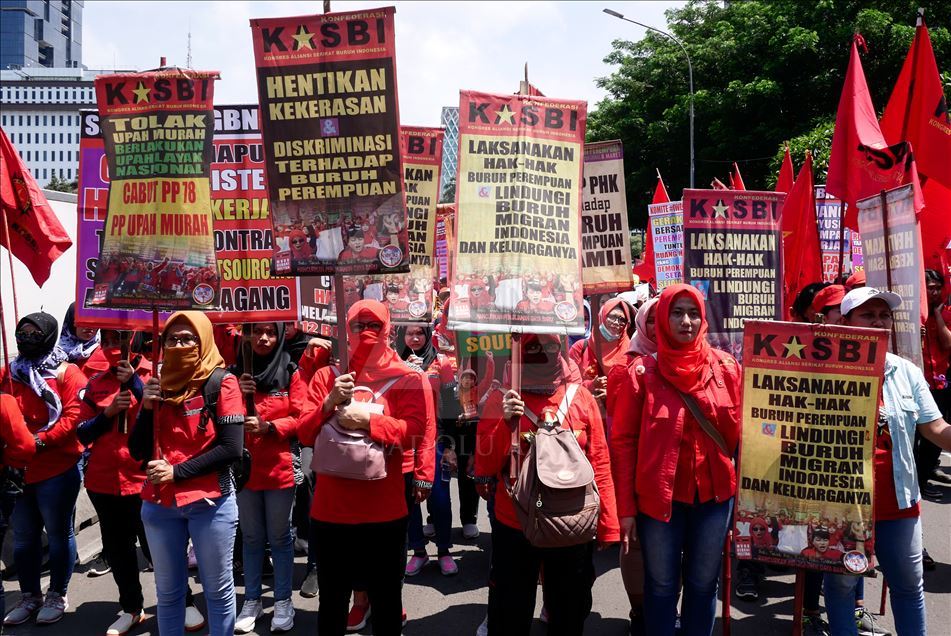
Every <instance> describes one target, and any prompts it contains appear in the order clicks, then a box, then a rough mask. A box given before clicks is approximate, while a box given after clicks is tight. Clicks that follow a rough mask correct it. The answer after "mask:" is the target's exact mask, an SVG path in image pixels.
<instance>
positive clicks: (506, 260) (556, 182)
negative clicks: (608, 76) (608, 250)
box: [449, 91, 587, 334]
mask: <svg viewBox="0 0 951 636" xmlns="http://www.w3.org/2000/svg"><path fill="white" fill-rule="evenodd" d="M586 109H587V105H586V104H585V102H581V101H569V100H555V99H550V98H547V97H529V96H524V95H491V94H487V93H476V92H472V91H462V92H461V93H460V107H459V113H460V123H459V171H458V177H457V185H456V203H457V209H456V219H455V228H454V234H455V236H454V239H455V240H454V245H455V249H453V250H452V258H453V259H454V264H453V268H452V281H451V287H452V302H451V304H450V307H449V328H450V329H467V330H474V331H508V332H539V333H565V332H567V333H571V334H580V333H583V332H584V324H583V312H582V298H583V292H582V282H581V281H582V279H581V258H580V253H579V250H580V248H581V215H580V208H581V179H582V160H581V159H582V150H583V142H584V131H585V121H586Z"/></svg>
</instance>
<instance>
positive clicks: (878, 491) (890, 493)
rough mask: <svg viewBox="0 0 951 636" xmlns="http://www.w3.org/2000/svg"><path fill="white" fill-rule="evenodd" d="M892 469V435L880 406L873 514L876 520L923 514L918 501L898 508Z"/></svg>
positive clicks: (874, 462)
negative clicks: (906, 506) (901, 508)
mask: <svg viewBox="0 0 951 636" xmlns="http://www.w3.org/2000/svg"><path fill="white" fill-rule="evenodd" d="M892 469H893V466H892V435H891V432H890V431H889V430H888V418H887V417H886V415H885V414H884V412H883V411H882V409H881V408H879V415H878V430H877V432H876V434H875V455H874V458H873V460H872V475H873V479H874V480H875V499H874V500H873V502H872V514H873V518H874V519H875V520H876V521H888V520H891V519H909V518H913V517H917V516H918V515H919V514H921V510H920V508H919V506H918V502H917V501H916V502H915V503H914V504H913V505H912V506H911V507H909V508H905V509H904V510H900V509H899V508H898V495H897V494H896V493H895V477H894V475H893V474H892Z"/></svg>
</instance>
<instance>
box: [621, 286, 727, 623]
mask: <svg viewBox="0 0 951 636" xmlns="http://www.w3.org/2000/svg"><path fill="white" fill-rule="evenodd" d="M706 334H707V321H706V317H705V315H704V301H703V297H702V296H701V295H700V292H699V291H697V289H696V288H694V287H691V286H690V285H674V286H671V287H668V288H667V289H665V290H664V292H663V293H662V294H661V295H660V301H659V302H658V304H657V317H656V329H655V335H656V340H657V354H656V356H655V355H649V356H641V357H639V358H637V359H635V360H634V361H633V362H632V363H631V365H630V367H629V368H628V372H627V374H626V375H625V378H624V379H623V382H620V383H619V385H618V391H617V393H618V394H617V395H616V396H614V399H613V400H612V414H613V416H614V417H613V427H612V431H611V464H612V465H613V466H614V483H615V485H616V490H617V505H618V514H619V516H620V517H621V542H622V546H623V547H622V550H627V549H628V548H629V544H630V542H633V541H640V542H641V543H642V545H641V549H642V552H643V554H644V571H645V575H646V589H645V594H644V620H645V625H646V629H647V633H648V634H656V635H658V636H672V635H673V633H674V623H675V621H676V619H677V600H678V597H679V594H680V580H681V571H682V570H683V574H684V576H683V580H684V584H683V586H684V601H683V608H682V612H681V616H682V621H683V631H682V633H683V634H684V635H685V636H701V635H702V636H708V635H709V634H711V633H712V631H713V623H714V618H715V615H716V595H717V580H718V578H719V576H720V562H721V556H722V554H721V551H722V546H723V542H724V539H725V537H726V532H727V525H728V523H729V517H730V508H731V505H732V499H733V496H734V494H735V493H736V472H735V470H734V466H733V454H734V452H735V450H736V447H737V443H738V441H739V435H740V399H741V390H742V389H741V387H742V378H741V374H740V366H739V364H738V363H737V362H736V360H735V359H733V357H732V356H730V355H729V354H727V353H724V352H722V351H717V350H715V349H712V348H711V347H710V345H709V344H708V343H707V340H706ZM688 401H689V402H692V403H693V404H692V406H693V407H694V409H696V410H697V411H698V413H699V414H700V415H701V417H702V419H703V420H704V422H703V423H701V422H700V421H699V420H698V418H697V417H695V416H694V415H693V412H692V409H691V407H689V406H688ZM635 520H636V523H635ZM684 554H686V555H688V556H687V558H686V559H684Z"/></svg>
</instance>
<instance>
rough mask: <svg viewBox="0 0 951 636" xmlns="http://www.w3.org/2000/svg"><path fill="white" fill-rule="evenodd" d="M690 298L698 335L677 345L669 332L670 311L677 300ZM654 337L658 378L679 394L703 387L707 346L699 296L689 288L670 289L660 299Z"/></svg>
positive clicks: (705, 324)
mask: <svg viewBox="0 0 951 636" xmlns="http://www.w3.org/2000/svg"><path fill="white" fill-rule="evenodd" d="M683 295H687V296H690V297H691V298H693V300H694V302H696V303H697V307H699V308H700V332H699V333H698V334H697V337H696V338H695V339H694V340H693V342H690V343H686V344H685V343H681V342H678V341H677V340H676V339H675V338H674V336H673V334H672V333H671V331H670V309H671V307H672V306H673V304H674V301H675V300H677V298H679V297H680V296H683ZM654 333H655V335H656V338H657V364H658V366H659V367H660V374H661V375H662V376H664V378H666V380H667V381H668V382H670V383H671V384H673V385H674V386H675V387H677V388H678V389H680V390H681V391H683V392H684V393H693V392H694V391H697V390H699V389H700V387H702V386H703V381H704V367H706V366H708V365H709V363H710V344H709V343H708V342H707V314H706V308H705V306H704V302H703V296H702V295H701V294H700V292H699V291H698V290H697V288H696V287H693V286H692V285H671V286H670V287H668V288H666V289H665V290H664V291H663V292H662V293H661V295H660V300H659V301H658V303H657V317H656V319H655V326H654Z"/></svg>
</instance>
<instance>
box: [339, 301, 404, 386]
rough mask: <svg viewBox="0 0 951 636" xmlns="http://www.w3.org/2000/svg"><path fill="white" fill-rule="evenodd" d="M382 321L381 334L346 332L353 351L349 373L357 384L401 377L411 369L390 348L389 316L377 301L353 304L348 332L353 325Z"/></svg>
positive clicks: (364, 331)
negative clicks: (354, 323)
mask: <svg viewBox="0 0 951 636" xmlns="http://www.w3.org/2000/svg"><path fill="white" fill-rule="evenodd" d="M355 321H356V322H363V323H368V322H380V323H383V329H381V330H380V331H379V332H376V331H371V330H369V329H364V330H363V331H361V332H360V333H354V332H353V331H349V332H348V333H347V350H348V351H349V352H350V371H352V372H353V373H354V375H355V377H356V381H357V383H358V384H363V383H374V382H379V381H381V380H387V379H389V378H393V377H396V376H400V375H406V373H407V372H408V371H409V367H408V366H407V365H406V363H405V362H403V361H402V360H400V357H399V355H397V353H396V352H395V351H394V350H393V349H391V348H390V345H389V336H390V314H389V312H388V311H387V310H386V307H385V306H384V305H383V303H381V302H379V301H377V300H361V301H358V302H356V303H354V304H353V305H351V307H350V310H349V311H348V312H347V329H348V330H349V325H350V323H352V322H355Z"/></svg>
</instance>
